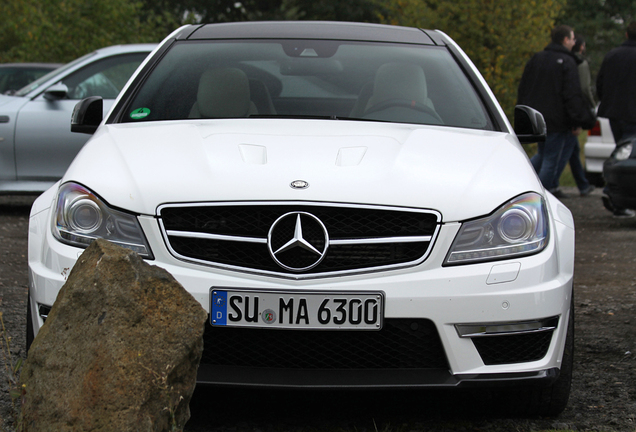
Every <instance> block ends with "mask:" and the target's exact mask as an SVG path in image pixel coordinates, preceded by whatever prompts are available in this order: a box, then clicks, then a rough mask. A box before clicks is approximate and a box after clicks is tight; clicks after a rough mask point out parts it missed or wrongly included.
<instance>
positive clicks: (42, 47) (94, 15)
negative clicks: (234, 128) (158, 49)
mask: <svg viewBox="0 0 636 432" xmlns="http://www.w3.org/2000/svg"><path fill="white" fill-rule="evenodd" d="M141 6H142V5H141V3H140V2H135V1H133V2H131V1H129V0H109V1H103V0H3V1H2V4H1V5H0V16H2V17H3V19H2V23H1V24H0V62H10V61H13V62H16V61H38V62H67V61H70V60H72V59H74V58H76V57H78V56H80V55H83V54H86V53H88V52H90V51H93V50H95V49H97V48H101V47H104V46H108V45H114V44H120V43H135V42H158V41H159V40H161V39H162V38H163V37H164V36H166V33H165V32H164V31H163V27H162V24H163V23H164V21H165V20H167V19H169V17H166V16H163V15H147V16H146V19H145V20H141V19H140V10H141ZM175 24H176V23H175Z"/></svg>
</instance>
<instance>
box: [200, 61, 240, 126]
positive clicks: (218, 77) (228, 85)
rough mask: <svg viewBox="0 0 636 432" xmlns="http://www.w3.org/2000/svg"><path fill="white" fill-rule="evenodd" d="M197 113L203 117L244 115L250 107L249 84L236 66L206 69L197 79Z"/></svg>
mask: <svg viewBox="0 0 636 432" xmlns="http://www.w3.org/2000/svg"><path fill="white" fill-rule="evenodd" d="M197 103H198V108H199V113H200V114H201V117H204V118H227V117H246V116H247V114H248V112H249V109H250V85H249V80H248V79H247V76H246V75H245V73H244V72H243V71H242V70H240V69H237V68H220V69H208V70H206V71H205V72H203V75H201V78H200V80H199V90H198V92H197Z"/></svg>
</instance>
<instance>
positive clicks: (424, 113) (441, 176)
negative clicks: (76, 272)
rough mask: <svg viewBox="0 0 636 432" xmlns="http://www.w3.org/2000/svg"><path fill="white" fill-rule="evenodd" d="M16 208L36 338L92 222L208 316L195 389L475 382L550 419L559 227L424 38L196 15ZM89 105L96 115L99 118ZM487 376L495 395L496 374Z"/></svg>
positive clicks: (528, 114) (368, 27)
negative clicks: (49, 182) (24, 239)
mask: <svg viewBox="0 0 636 432" xmlns="http://www.w3.org/2000/svg"><path fill="white" fill-rule="evenodd" d="M103 111H104V110H103V105H102V100H101V98H100V97H98V96H93V97H89V98H87V99H84V100H82V101H81V102H80V103H78V105H77V107H76V108H75V111H74V113H73V119H72V121H71V129H72V130H73V131H75V132H78V133H88V134H92V137H91V138H90V140H89V141H88V143H87V144H86V145H85V146H84V147H83V149H82V150H81V152H80V153H79V154H78V156H77V157H76V158H75V160H74V161H73V163H72V164H71V166H70V168H69V169H68V170H67V172H66V174H65V175H64V177H63V178H62V179H61V180H60V181H59V182H58V183H57V184H55V186H54V187H52V188H51V189H49V190H48V191H46V192H45V193H44V194H42V195H41V196H40V197H39V198H38V199H37V201H36V202H35V204H34V205H33V208H32V212H31V217H30V226H29V257H28V260H29V273H30V286H29V307H28V321H29V322H28V334H29V340H32V339H33V338H34V337H35V336H36V335H37V333H38V330H39V328H40V327H41V326H42V325H43V323H44V321H45V319H46V316H47V314H48V312H49V310H50V309H51V307H52V305H53V304H54V302H55V299H56V296H57V294H58V292H59V290H60V288H61V287H62V285H63V284H64V281H65V277H66V276H67V275H68V272H69V270H70V269H71V268H72V267H73V265H74V264H75V262H76V260H77V259H78V256H79V255H80V254H81V253H82V251H83V249H84V248H86V247H87V245H89V244H90V243H91V242H92V241H93V240H95V239H97V238H104V239H107V240H109V241H111V242H113V243H115V244H118V245H120V246H123V247H126V248H130V249H132V250H133V251H135V252H137V253H138V254H139V255H140V256H142V257H144V258H145V259H146V260H147V261H148V262H149V263H151V264H153V265H157V266H161V267H163V268H165V269H166V270H168V271H169V272H170V273H171V274H172V275H173V276H174V277H175V278H176V279H177V280H178V281H179V282H180V283H181V284H182V285H183V286H184V287H185V289H186V290H187V291H188V292H190V293H191V294H192V296H194V298H196V299H197V300H198V301H199V302H200V303H201V305H203V307H204V308H205V309H206V310H208V311H209V320H208V322H207V325H206V330H205V349H204V353H203V357H202V360H201V364H200V367H199V377H198V379H199V382H200V383H207V384H213V385H226V386H227V385H232V386H258V387H263V386H271V387H294V388H379V387H382V388H427V387H445V388H448V387H457V388H463V387H475V386H482V387H484V388H489V389H492V388H497V389H501V390H502V391H504V390H506V389H508V390H510V389H512V390H514V391H515V394H516V398H515V402H517V403H518V404H519V406H520V407H522V408H524V410H526V411H527V412H528V413H533V414H541V415H548V414H557V413H559V412H561V411H562V410H563V409H564V408H565V406H566V404H567V400H568V395H569V391H570V381H571V376H572V355H573V354H572V349H573V321H574V315H573V303H572V294H573V286H572V280H573V270H574V223H573V219H572V216H571V213H570V212H569V211H568V209H567V208H566V207H565V206H564V205H563V204H561V203H560V202H559V201H558V200H557V199H556V198H555V197H553V196H552V195H550V194H549V193H548V192H546V191H545V190H544V188H543V187H542V186H541V183H540V182H539V180H538V178H537V176H536V174H535V172H534V171H533V169H532V166H531V164H530V163H529V160H528V158H527V156H526V154H525V152H524V150H523V148H522V146H521V145H520V143H523V142H536V141H539V140H542V139H545V123H544V122H543V118H542V116H541V115H540V114H539V113H538V112H536V111H534V110H532V109H530V108H528V107H524V106H518V107H516V108H515V119H514V127H513V126H512V125H511V123H510V122H509V121H508V120H507V118H506V116H505V114H504V111H503V110H502V108H501V107H500V106H499V104H498V102H497V101H496V99H495V97H494V96H493V93H492V92H491V90H490V89H489V88H488V86H487V84H486V82H485V80H484V79H483V77H482V76H481V75H480V73H479V71H478V70H477V68H476V67H475V66H474V65H473V63H472V62H471V61H470V59H469V58H468V57H467V56H466V54H465V53H464V52H463V51H462V50H461V49H460V48H459V47H458V46H457V44H456V43H455V42H453V41H452V40H451V39H450V38H449V37H448V36H447V35H445V34H443V33H442V32H439V31H431V30H422V29H416V28H403V27H394V26H384V25H374V24H360V23H335V22H244V23H229V24H210V25H191V26H185V27H182V28H180V29H178V30H176V31H175V32H174V33H173V34H171V35H170V36H169V37H167V38H166V39H165V40H164V41H163V42H162V43H161V44H160V45H159V46H158V47H157V48H156V49H155V51H153V52H152V53H151V54H150V55H149V57H148V58H147V59H146V60H145V61H144V62H143V63H142V64H141V65H140V67H139V69H138V70H137V71H136V72H135V73H134V74H133V76H132V78H131V79H130V80H129V82H128V84H127V85H126V87H125V88H124V89H123V90H122V92H121V93H120V95H119V97H118V99H117V100H116V101H115V104H114V106H113V107H112V108H111V109H110V110H109V111H108V112H106V113H103ZM104 114H105V116H104ZM489 391H490V390H489Z"/></svg>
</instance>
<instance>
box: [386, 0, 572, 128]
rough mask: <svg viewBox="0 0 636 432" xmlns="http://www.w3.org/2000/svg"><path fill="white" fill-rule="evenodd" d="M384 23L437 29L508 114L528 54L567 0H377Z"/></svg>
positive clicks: (543, 41) (544, 39)
mask: <svg viewBox="0 0 636 432" xmlns="http://www.w3.org/2000/svg"><path fill="white" fill-rule="evenodd" d="M381 1H385V3H384V6H385V8H386V10H388V13H387V15H386V16H384V17H383V21H384V22H386V23H390V24H398V25H406V26H411V27H420V28H429V29H440V30H442V31H443V32H445V33H447V34H448V35H449V36H450V37H452V38H453V39H454V40H455V41H456V42H457V43H458V44H459V45H460V46H461V47H462V48H463V49H464V51H466V53H467V54H468V56H469V57H470V58H471V59H472V60H473V62H474V63H475V65H476V66H477V68H478V69H479V71H480V72H481V73H482V75H483V76H484V78H485V79H486V81H487V82H488V84H489V85H490V87H491V89H492V90H493V92H494V93H495V96H497V99H498V100H499V102H500V103H501V105H502V107H503V108H504V110H505V111H506V113H507V114H508V117H511V116H512V112H513V110H514V105H515V103H516V99H517V86H518V83H519V80H520V79H521V74H522V73H523V68H524V66H525V64H526V62H527V61H528V60H529V59H530V57H531V56H532V55H533V54H534V53H535V52H537V51H540V50H542V49H543V48H544V47H545V46H546V45H547V44H548V43H549V42H550V30H551V29H552V27H553V26H554V22H555V19H556V18H557V16H558V14H559V12H560V11H561V9H562V8H563V6H564V3H565V0H517V1H514V2H509V1H507V0H465V1H462V2H458V1H455V0H381Z"/></svg>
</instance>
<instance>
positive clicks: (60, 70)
mask: <svg viewBox="0 0 636 432" xmlns="http://www.w3.org/2000/svg"><path fill="white" fill-rule="evenodd" d="M95 54H97V53H96V52H92V53H90V54H86V55H85V56H82V57H80V58H78V59H75V60H73V61H72V62H70V63H67V64H65V65H64V66H60V67H59V68H57V69H55V70H54V71H51V72H49V73H47V74H46V75H44V76H43V77H40V78H38V79H37V80H35V81H33V82H32V83H30V84H29V85H27V86H25V87H23V88H21V89H20V90H18V91H17V92H16V93H15V95H14V96H26V95H27V94H28V93H31V92H32V91H33V90H35V89H37V88H38V87H40V86H41V85H42V84H44V83H46V82H48V81H49V80H51V79H53V78H55V77H56V76H58V75H61V74H63V73H64V72H66V71H67V70H69V69H70V68H72V67H74V66H75V65H76V64H78V63H81V62H83V61H84V60H86V59H87V58H89V57H92V56H94V55H95Z"/></svg>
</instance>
